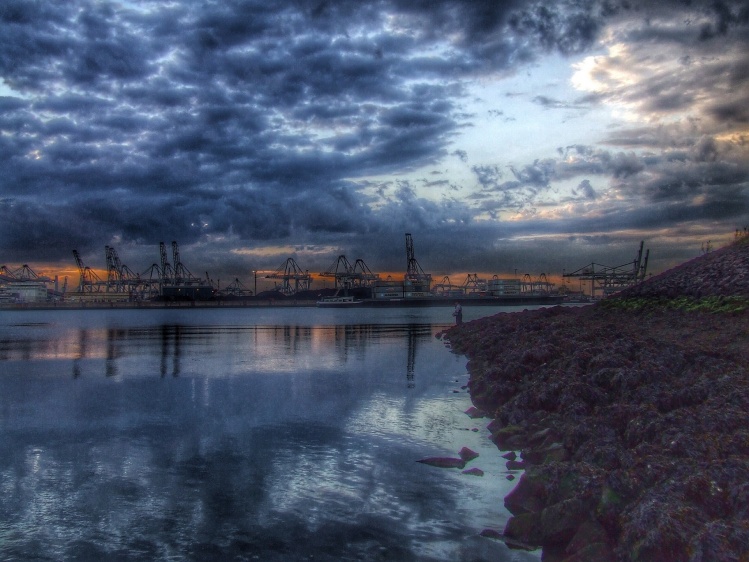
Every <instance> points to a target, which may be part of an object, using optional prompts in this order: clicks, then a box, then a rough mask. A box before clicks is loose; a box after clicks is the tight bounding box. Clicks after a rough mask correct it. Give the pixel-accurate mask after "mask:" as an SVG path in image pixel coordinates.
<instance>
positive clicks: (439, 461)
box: [416, 457, 466, 468]
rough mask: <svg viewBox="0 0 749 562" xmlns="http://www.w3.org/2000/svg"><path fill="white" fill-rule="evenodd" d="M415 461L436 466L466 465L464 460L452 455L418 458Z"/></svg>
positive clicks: (453, 466) (458, 466) (455, 466)
mask: <svg viewBox="0 0 749 562" xmlns="http://www.w3.org/2000/svg"><path fill="white" fill-rule="evenodd" d="M416 462H420V463H422V464H428V465H429V466H436V467H438V468H464V467H465V465H466V461H464V460H463V459H456V458H452V457H429V458H426V459H420V460H418V461H416Z"/></svg>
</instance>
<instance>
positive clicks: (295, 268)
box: [265, 258, 312, 295]
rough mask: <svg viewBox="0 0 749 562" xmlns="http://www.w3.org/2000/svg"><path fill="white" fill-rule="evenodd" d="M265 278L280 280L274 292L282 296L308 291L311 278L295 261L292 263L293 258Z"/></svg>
mask: <svg viewBox="0 0 749 562" xmlns="http://www.w3.org/2000/svg"><path fill="white" fill-rule="evenodd" d="M265 278H266V279H280V280H281V284H280V285H279V284H276V290H277V291H279V292H280V293H282V294H284V295H293V294H294V293H298V292H299V291H308V290H309V288H310V287H311V286H312V276H311V275H310V274H309V271H303V270H302V268H301V267H299V265H298V264H297V263H296V261H294V258H288V259H287V260H286V261H285V262H284V263H282V264H281V265H280V266H279V267H278V269H276V270H275V271H274V272H273V273H270V274H268V275H266V276H265ZM292 282H293V286H292Z"/></svg>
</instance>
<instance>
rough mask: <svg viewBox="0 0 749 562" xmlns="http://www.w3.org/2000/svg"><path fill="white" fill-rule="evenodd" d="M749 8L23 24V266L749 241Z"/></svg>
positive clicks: (36, 14) (22, 10) (472, 258)
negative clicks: (109, 254)
mask: <svg viewBox="0 0 749 562" xmlns="http://www.w3.org/2000/svg"><path fill="white" fill-rule="evenodd" d="M748 156H749V3H748V2H746V1H743V2H739V1H721V0H717V1H714V2H697V1H691V2H690V1H676V0H661V1H659V2H657V3H654V5H651V2H650V0H579V1H578V0H575V1H564V0H561V1H558V2H545V1H541V0H538V1H529V0H504V1H503V0H487V1H483V0H473V1H472V0H372V1H368V2H351V1H325V0H289V1H284V2H258V1H256V0H216V1H198V0H192V1H187V0H185V1H179V0H173V1H168V0H158V1H149V0H133V1H129V2H128V1H120V2H114V1H112V2H108V1H95V0H66V1H64V2H57V1H52V0H48V1H44V0H2V2H1V3H0V161H1V162H2V173H1V174H0V264H5V265H7V266H9V267H17V266H20V265H21V264H23V263H28V264H33V265H34V266H35V267H37V268H40V269H42V270H43V271H44V272H48V273H53V272H54V271H58V270H59V271H63V270H65V269H68V270H70V269H71V267H72V266H73V265H74V264H73V257H72V252H71V250H72V249H73V248H76V249H77V250H78V251H79V252H80V253H81V255H82V256H83V258H84V261H85V262H86V263H87V264H88V265H90V266H91V267H96V268H103V267H104V264H105V259H104V246H105V245H111V246H114V247H115V248H116V249H117V251H118V253H119V256H120V258H121V260H122V261H123V262H124V263H126V264H127V265H128V266H129V267H130V268H131V269H133V270H136V271H144V270H145V269H146V268H148V267H149V266H150V265H151V264H152V263H154V262H156V261H158V244H159V242H160V241H165V242H166V243H167V244H170V243H171V241H172V240H176V241H178V242H179V244H180V248H181V255H182V260H183V262H184V264H185V265H186V266H187V267H188V268H189V269H190V270H191V271H192V272H193V273H194V274H199V275H203V274H204V272H205V271H209V272H210V274H211V277H213V278H214V279H216V278H221V279H226V280H230V279H233V278H234V277H240V278H241V279H248V278H249V277H250V273H249V272H250V271H251V270H253V269H275V268H276V267H277V266H278V265H280V264H281V263H282V262H284V261H285V260H286V258H287V257H294V258H295V259H296V261H297V262H298V263H299V265H300V266H301V267H302V268H304V269H309V270H310V271H313V272H316V271H321V270H324V269H325V268H326V267H327V266H328V265H330V264H331V263H332V262H333V261H334V260H335V258H336V257H337V256H338V255H339V254H345V255H346V256H347V257H348V258H349V260H350V261H352V262H353V261H354V260H355V259H357V258H362V259H364V261H365V262H366V263H367V265H368V266H369V267H370V268H371V269H372V270H374V271H389V272H398V271H403V269H404V268H405V264H406V257H405V247H404V246H405V243H404V234H405V233H406V232H410V233H411V234H412V235H413V237H414V242H415V248H416V257H417V259H418V261H419V262H420V264H421V266H422V267H423V268H424V269H425V270H427V271H429V272H432V273H433V274H435V275H442V274H448V273H449V274H453V275H455V276H456V277H460V276H461V275H463V276H464V274H465V273H466V272H495V273H502V272H510V273H512V272H513V271H514V270H515V269H517V270H518V271H519V272H522V273H524V272H529V273H531V274H533V275H536V274H538V273H540V272H547V273H549V274H556V275H558V274H559V273H561V271H562V269H565V268H566V269H567V270H574V269H577V268H579V267H581V266H583V265H585V264H587V263H589V262H591V261H596V262H599V263H604V264H607V265H619V264H620V263H626V262H628V261H631V260H632V259H634V257H635V256H636V253H637V247H638V245H639V241H640V240H644V241H645V243H646V247H648V248H650V250H651V258H652V259H651V266H652V268H651V270H653V271H657V270H662V269H663V268H665V267H668V266H671V265H674V264H675V263H678V262H679V261H683V260H685V259H688V258H691V257H694V256H696V255H699V253H700V248H701V246H702V245H703V244H705V243H706V242H707V241H708V240H710V241H712V243H713V245H714V246H717V245H720V244H722V243H725V242H727V241H728V240H729V239H730V238H731V237H732V236H733V233H734V231H735V229H736V228H737V227H741V228H743V227H744V226H746V225H747V224H749V158H748Z"/></svg>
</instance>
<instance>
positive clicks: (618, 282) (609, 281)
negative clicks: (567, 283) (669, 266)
mask: <svg viewBox="0 0 749 562" xmlns="http://www.w3.org/2000/svg"><path fill="white" fill-rule="evenodd" d="M644 245H645V242H644V241H641V242H640V249H639V251H638V253H637V257H636V258H635V259H634V260H632V261H631V262H628V263H625V264H622V265H617V266H614V267H610V266H606V265H602V264H600V263H595V262H593V263H590V264H588V265H586V266H584V267H581V268H580V269H578V270H576V271H573V272H571V273H566V272H565V273H563V274H562V277H563V278H567V279H569V278H576V279H579V280H580V281H589V282H590V297H591V298H592V299H596V298H599V297H597V296H596V293H597V292H600V294H601V296H603V297H607V296H609V295H611V294H613V293H616V292H619V291H621V290H623V289H626V288H627V287H631V286H632V285H635V284H637V283H639V282H641V281H643V280H644V279H645V275H646V274H647V269H648V257H649V256H650V250H649V249H648V250H646V251H645V254H644V256H643V253H642V252H643V247H644Z"/></svg>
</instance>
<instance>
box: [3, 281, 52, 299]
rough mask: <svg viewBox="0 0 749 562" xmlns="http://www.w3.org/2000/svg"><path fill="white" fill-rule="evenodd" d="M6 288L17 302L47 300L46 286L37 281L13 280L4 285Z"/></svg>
mask: <svg viewBox="0 0 749 562" xmlns="http://www.w3.org/2000/svg"><path fill="white" fill-rule="evenodd" d="M6 290H7V291H8V292H9V293H10V294H11V295H13V296H15V299H16V301H17V302H46V301H47V286H46V285H45V284H44V283H39V282H37V281H15V282H13V283H10V284H8V285H6Z"/></svg>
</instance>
